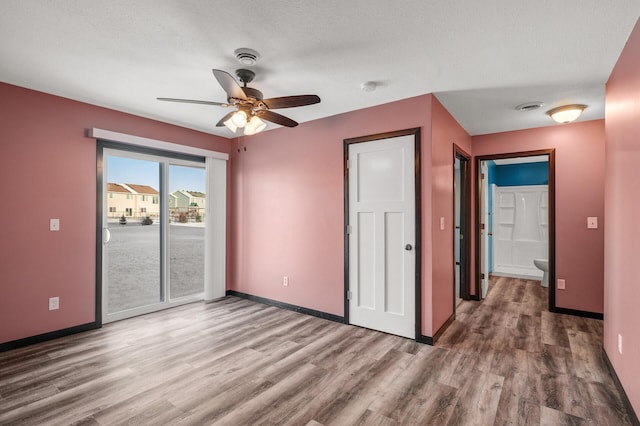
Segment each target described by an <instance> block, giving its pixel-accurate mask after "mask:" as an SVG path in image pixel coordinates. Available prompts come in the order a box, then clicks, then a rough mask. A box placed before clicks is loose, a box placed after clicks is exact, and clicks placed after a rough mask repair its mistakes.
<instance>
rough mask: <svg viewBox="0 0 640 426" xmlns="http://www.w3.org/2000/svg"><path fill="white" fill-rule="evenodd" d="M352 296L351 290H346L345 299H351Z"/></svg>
mask: <svg viewBox="0 0 640 426" xmlns="http://www.w3.org/2000/svg"><path fill="white" fill-rule="evenodd" d="M352 297H353V296H352V294H351V291H347V300H351V298H352Z"/></svg>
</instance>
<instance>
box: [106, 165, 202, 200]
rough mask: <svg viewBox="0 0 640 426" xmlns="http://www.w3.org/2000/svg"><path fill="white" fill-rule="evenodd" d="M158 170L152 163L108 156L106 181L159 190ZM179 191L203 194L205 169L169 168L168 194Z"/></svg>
mask: <svg viewBox="0 0 640 426" xmlns="http://www.w3.org/2000/svg"><path fill="white" fill-rule="evenodd" d="M158 170H159V168H158V163H156V162H153V161H146V160H137V159H132V158H122V157H113V156H109V158H108V162H107V181H108V182H112V183H134V184H138V185H149V186H151V187H153V188H155V189H159V187H160V183H159V171H158ZM179 189H186V190H188V191H200V192H205V169H204V168H202V169H200V168H194V167H184V166H169V192H173V191H177V190H179Z"/></svg>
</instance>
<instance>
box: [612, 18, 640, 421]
mask: <svg viewBox="0 0 640 426" xmlns="http://www.w3.org/2000/svg"><path fill="white" fill-rule="evenodd" d="M638 70H640V21H639V22H638V23H637V24H636V27H635V29H634V30H633V32H632V34H631V37H630V38H629V40H628V42H627V45H626V46H625V48H624V50H623V52H622V55H621V56H620V58H619V59H618V63H617V64H616V66H615V68H614V69H613V72H612V73H611V76H610V77H609V81H608V83H607V89H606V109H605V110H606V126H605V127H606V139H607V142H606V177H605V191H606V197H605V212H606V222H605V229H606V232H605V249H606V251H605V262H604V264H605V269H604V271H605V273H604V281H605V293H604V318H605V322H604V348H605V351H606V353H607V355H608V356H609V359H610V360H611V363H612V364H613V366H614V368H615V370H616V373H617V374H618V377H619V378H620V381H621V382H622V385H623V386H624V388H625V391H626V393H627V396H628V397H629V400H630V401H631V403H632V405H633V407H634V409H635V411H636V413H640V363H638V360H640V332H638V328H639V327H640V314H639V312H640V311H639V310H638V302H639V301H640V284H639V283H638V276H639V274H638V253H640V223H639V222H638V218H640V199H639V198H638V188H640V166H639V164H640V139H639V137H640V136H639V135H640V73H638ZM618 334H620V335H622V338H623V342H622V344H623V348H622V349H623V353H622V354H620V353H618Z"/></svg>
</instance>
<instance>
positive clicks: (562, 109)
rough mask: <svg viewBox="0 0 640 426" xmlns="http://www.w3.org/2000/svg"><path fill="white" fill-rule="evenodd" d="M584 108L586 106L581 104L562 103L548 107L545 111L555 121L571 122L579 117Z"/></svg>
mask: <svg viewBox="0 0 640 426" xmlns="http://www.w3.org/2000/svg"><path fill="white" fill-rule="evenodd" d="M585 108H587V106H586V105H581V104H573V105H563V106H559V107H557V108H553V109H550V110H549V111H547V115H548V116H549V117H551V118H552V119H553V121H555V122H556V123H571V122H572V121H575V120H577V119H578V117H580V115H581V114H582V111H584V110H585Z"/></svg>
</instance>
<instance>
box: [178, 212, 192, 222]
mask: <svg viewBox="0 0 640 426" xmlns="http://www.w3.org/2000/svg"><path fill="white" fill-rule="evenodd" d="M188 221H189V218H188V217H187V215H186V214H185V213H180V215H178V222H180V223H187V222H188Z"/></svg>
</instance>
